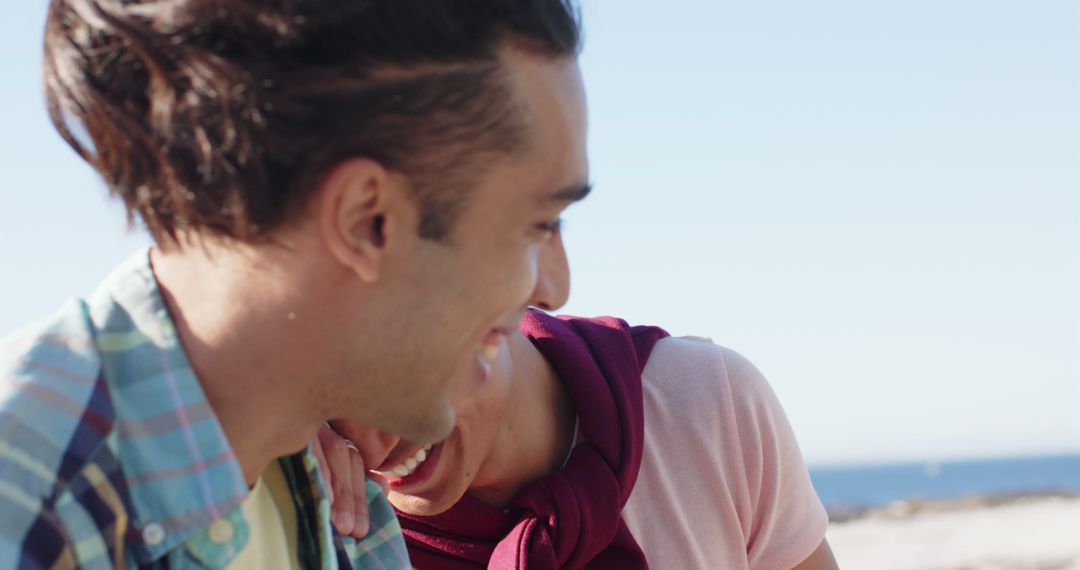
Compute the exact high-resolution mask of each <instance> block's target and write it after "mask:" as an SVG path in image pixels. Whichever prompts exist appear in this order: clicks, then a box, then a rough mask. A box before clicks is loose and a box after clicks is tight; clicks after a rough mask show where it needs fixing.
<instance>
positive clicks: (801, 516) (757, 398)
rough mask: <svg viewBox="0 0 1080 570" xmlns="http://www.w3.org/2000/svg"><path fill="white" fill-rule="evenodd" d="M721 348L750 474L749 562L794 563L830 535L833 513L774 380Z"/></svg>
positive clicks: (744, 469)
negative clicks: (811, 471)
mask: <svg viewBox="0 0 1080 570" xmlns="http://www.w3.org/2000/svg"><path fill="white" fill-rule="evenodd" d="M717 348H718V350H719V352H720V357H721V358H722V359H723V369H724V371H725V372H726V374H727V377H728V381H729V384H730V390H731V393H730V398H731V400H730V403H731V407H730V408H729V409H730V410H731V411H732V412H733V413H734V414H735V418H734V420H735V421H734V422H733V423H734V426H735V429H736V430H737V432H738V442H739V448H740V457H739V460H740V462H741V469H740V471H741V473H740V474H741V475H743V476H744V477H745V479H744V481H745V484H746V487H745V489H746V491H747V496H746V503H745V504H743V505H740V507H741V509H740V510H744V511H745V512H741V513H740V518H742V519H743V520H742V522H743V528H744V532H745V536H746V553H747V559H748V562H749V567H750V568H751V569H752V570H754V569H762V570H766V569H770V570H771V569H776V568H792V567H794V566H796V565H798V564H799V563H800V562H802V561H803V560H805V559H806V558H807V557H808V556H810V554H812V553H813V552H814V550H815V549H816V548H817V547H818V545H820V544H821V542H822V541H823V540H824V539H825V531H826V528H827V526H828V516H827V515H826V512H825V509H824V507H823V506H822V504H821V501H820V500H819V499H818V496H817V493H816V492H815V491H814V487H813V484H812V483H811V481H810V474H809V472H808V471H807V469H806V464H805V463H804V461H803V458H802V453H801V451H800V450H799V445H798V442H797V441H796V438H795V433H794V431H793V430H792V428H791V424H790V423H789V422H788V420H787V416H786V415H785V414H784V409H783V407H782V406H781V405H780V401H779V400H778V399H777V397H776V394H775V393H774V392H773V390H772V388H771V387H770V386H769V383H768V382H767V381H766V380H765V377H764V376H762V374H761V372H760V371H758V369H757V368H756V367H755V366H754V365H753V364H752V363H751V362H750V361H749V360H747V359H746V358H744V357H743V356H742V355H740V354H738V353H736V352H734V351H732V350H729V349H726V348H721V347H717ZM725 423H728V422H725ZM728 425H729V426H730V425H731V424H730V423H728ZM731 459H733V458H731V457H728V458H727V460H728V461H730V460H731ZM729 466H730V464H729Z"/></svg>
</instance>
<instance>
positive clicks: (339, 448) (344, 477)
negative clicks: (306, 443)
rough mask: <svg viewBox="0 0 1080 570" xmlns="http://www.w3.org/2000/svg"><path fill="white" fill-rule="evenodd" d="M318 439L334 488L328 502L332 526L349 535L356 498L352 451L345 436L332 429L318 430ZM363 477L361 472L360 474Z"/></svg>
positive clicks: (353, 520)
mask: <svg viewBox="0 0 1080 570" xmlns="http://www.w3.org/2000/svg"><path fill="white" fill-rule="evenodd" d="M319 441H320V443H322V448H323V453H324V454H325V455H326V463H327V465H328V466H329V470H330V472H331V473H333V481H332V483H330V486H331V487H332V488H333V490H334V498H333V500H332V501H331V502H330V510H331V512H332V513H333V514H332V520H333V522H334V527H335V528H337V530H338V532H339V533H341V534H342V535H346V536H348V535H350V534H352V531H353V526H354V525H355V523H356V500H355V498H354V496H353V495H354V493H353V486H352V479H353V474H352V462H351V461H350V460H349V456H350V455H351V454H352V453H353V452H352V451H350V450H349V447H348V443H347V442H346V440H345V438H343V437H341V436H340V435H338V434H337V433H335V432H334V431H333V430H330V429H327V430H323V431H320V432H319ZM360 477H363V473H361V474H360Z"/></svg>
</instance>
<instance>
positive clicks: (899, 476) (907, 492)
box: [810, 454, 1080, 511]
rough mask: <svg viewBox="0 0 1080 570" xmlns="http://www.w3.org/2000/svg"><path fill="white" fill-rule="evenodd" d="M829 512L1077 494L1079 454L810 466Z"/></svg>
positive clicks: (1079, 465) (1079, 473)
mask: <svg viewBox="0 0 1080 570" xmlns="http://www.w3.org/2000/svg"><path fill="white" fill-rule="evenodd" d="M810 478H811V479H812V480H813V482H814V488H815V489H816V490H817V493H818V496H819V497H821V501H822V502H823V503H825V507H826V508H827V509H829V510H830V511H835V510H841V509H864V508H871V507H877V506H884V505H888V504H889V503H892V502H894V501H901V500H948V499H962V498H968V497H993V496H1002V495H1018V494H1027V493H1031V494H1036V493H1055V492H1060V493H1080V454H1077V455H1059V456H1053V457H1026V458H1015V459H992V460H979V461H945V462H931V463H907V464H895V465H879V466H859V467H821V468H811V469H810Z"/></svg>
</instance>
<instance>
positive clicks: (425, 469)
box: [375, 443, 443, 488]
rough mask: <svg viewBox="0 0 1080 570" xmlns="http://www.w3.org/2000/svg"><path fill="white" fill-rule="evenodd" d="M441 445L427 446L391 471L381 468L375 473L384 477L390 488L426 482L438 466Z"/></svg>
mask: <svg viewBox="0 0 1080 570" xmlns="http://www.w3.org/2000/svg"><path fill="white" fill-rule="evenodd" d="M442 448H443V444H442V443H437V444H434V445H429V446H427V447H425V448H423V449H421V450H419V451H417V452H416V453H415V454H414V455H413V456H412V457H409V458H408V459H406V460H405V461H402V462H401V463H398V464H397V465H396V466H394V468H393V469H389V468H383V469H379V470H375V472H376V473H378V474H380V475H382V476H383V477H386V482H387V483H389V484H390V487H391V488H401V487H409V486H413V485H417V484H419V483H423V482H424V481H427V480H428V478H430V477H431V475H432V473H434V472H435V468H436V467H437V466H438V463H439V457H440V456H441V455H442Z"/></svg>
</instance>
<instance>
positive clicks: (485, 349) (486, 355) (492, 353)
mask: <svg viewBox="0 0 1080 570" xmlns="http://www.w3.org/2000/svg"><path fill="white" fill-rule="evenodd" d="M498 356H499V345H497V344H485V345H484V346H482V347H480V358H483V359H484V360H485V361H487V362H488V364H490V363H492V362H495V359H496V358H497V357H498Z"/></svg>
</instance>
